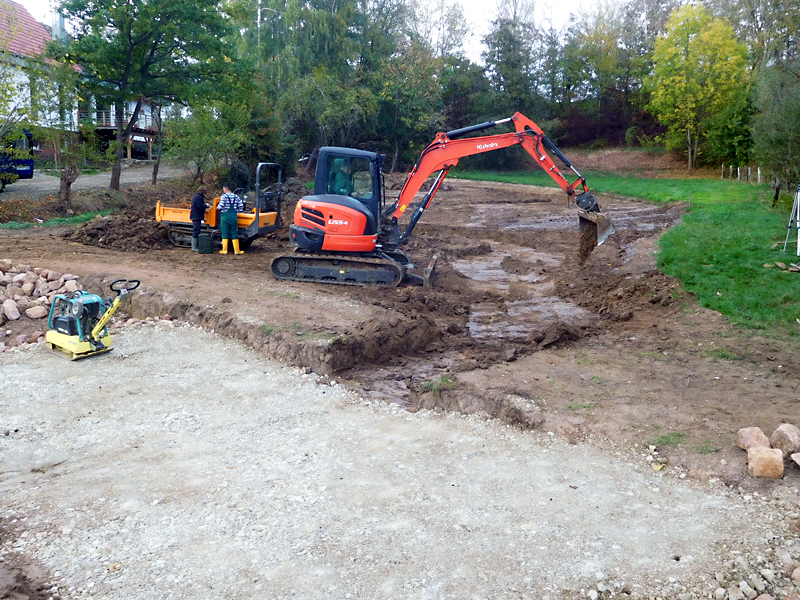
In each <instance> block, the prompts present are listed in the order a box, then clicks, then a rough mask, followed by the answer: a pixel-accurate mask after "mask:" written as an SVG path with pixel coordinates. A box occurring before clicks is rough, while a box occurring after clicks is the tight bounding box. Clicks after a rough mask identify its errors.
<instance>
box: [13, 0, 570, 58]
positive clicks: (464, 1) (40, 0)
mask: <svg viewBox="0 0 800 600" xmlns="http://www.w3.org/2000/svg"><path fill="white" fill-rule="evenodd" d="M17 1H18V2H19V1H21V3H22V5H23V6H25V8H27V9H28V11H29V12H30V13H31V14H32V15H33V17H34V18H35V19H36V20H37V21H39V22H41V23H44V24H45V25H52V20H53V17H52V12H51V11H52V9H51V1H50V0H17ZM430 1H431V2H436V1H437V0H430ZM459 2H460V3H461V6H463V7H464V12H465V13H466V17H467V19H468V20H469V22H470V23H471V25H472V30H473V35H472V37H471V39H470V41H469V43H467V44H465V50H466V51H467V56H468V57H469V58H470V59H471V60H473V61H478V60H479V58H480V54H481V47H480V40H481V39H482V38H483V36H485V35H486V34H487V33H488V31H489V25H490V24H491V21H492V19H493V18H494V17H495V10H494V6H495V0H459ZM580 5H581V0H540V1H539V2H537V3H536V18H537V19H539V20H541V21H543V22H544V21H547V20H552V22H553V25H555V27H556V28H560V27H561V26H563V25H564V24H565V23H566V22H567V19H568V18H569V14H570V12H575V13H577V12H579V11H580Z"/></svg>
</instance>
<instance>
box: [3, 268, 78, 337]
mask: <svg viewBox="0 0 800 600" xmlns="http://www.w3.org/2000/svg"><path fill="white" fill-rule="evenodd" d="M77 280H78V276H77V275H70V274H64V273H59V272H58V271H51V270H49V269H41V268H39V267H36V268H32V267H31V266H30V265H19V264H18V265H15V264H14V263H13V262H12V261H11V260H9V259H7V258H3V259H0V326H3V325H5V324H6V323H7V322H9V321H18V320H20V319H30V320H37V319H44V318H45V317H47V315H49V314H50V305H51V304H52V302H53V298H54V297H55V296H56V295H58V294H68V293H70V292H74V291H76V290H80V289H83V288H82V286H81V284H79V283H78V281H77ZM37 334H38V335H37ZM43 335H44V334H43V333H41V332H39V331H37V332H34V333H33V334H32V335H27V334H21V335H19V336H17V338H14V339H13V340H9V339H6V338H7V331H6V330H5V329H3V330H0V352H2V351H4V350H5V349H6V347H7V346H18V345H22V344H25V343H31V342H35V341H37V340H38V339H39V338H40V337H42V336H43ZM22 338H25V339H22Z"/></svg>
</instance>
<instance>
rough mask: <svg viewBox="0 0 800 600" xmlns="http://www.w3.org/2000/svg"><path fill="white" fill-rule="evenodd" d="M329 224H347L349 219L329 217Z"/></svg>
mask: <svg viewBox="0 0 800 600" xmlns="http://www.w3.org/2000/svg"><path fill="white" fill-rule="evenodd" d="M328 225H347V221H342V220H341V219H328Z"/></svg>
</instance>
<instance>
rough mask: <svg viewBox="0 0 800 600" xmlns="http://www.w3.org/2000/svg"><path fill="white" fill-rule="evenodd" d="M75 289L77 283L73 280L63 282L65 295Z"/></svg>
mask: <svg viewBox="0 0 800 600" xmlns="http://www.w3.org/2000/svg"><path fill="white" fill-rule="evenodd" d="M77 289H78V282H77V281H75V280H74V279H69V280H67V281H65V282H64V291H65V292H67V293H69V292H74V291H76V290H77Z"/></svg>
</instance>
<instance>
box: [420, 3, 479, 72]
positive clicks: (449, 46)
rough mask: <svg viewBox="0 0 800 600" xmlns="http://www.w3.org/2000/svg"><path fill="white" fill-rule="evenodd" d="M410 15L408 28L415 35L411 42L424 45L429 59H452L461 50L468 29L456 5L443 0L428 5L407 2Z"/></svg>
mask: <svg viewBox="0 0 800 600" xmlns="http://www.w3.org/2000/svg"><path fill="white" fill-rule="evenodd" d="M409 3H410V9H411V14H412V15H414V18H413V19H412V20H411V21H410V22H409V29H410V30H411V31H412V32H413V33H414V34H415V41H418V42H423V43H425V44H426V45H427V46H428V47H429V49H430V51H431V53H432V54H433V56H435V57H436V58H438V59H442V62H440V70H441V67H442V65H443V59H444V58H445V57H447V56H453V55H455V54H457V53H458V51H459V50H460V49H461V48H463V46H464V43H465V42H466V41H467V38H468V37H469V34H470V26H469V23H468V22H467V20H466V17H465V16H464V9H463V7H462V6H461V4H459V3H458V2H454V1H447V0H445V1H444V2H436V3H429V2H423V1H422V0H409Z"/></svg>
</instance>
